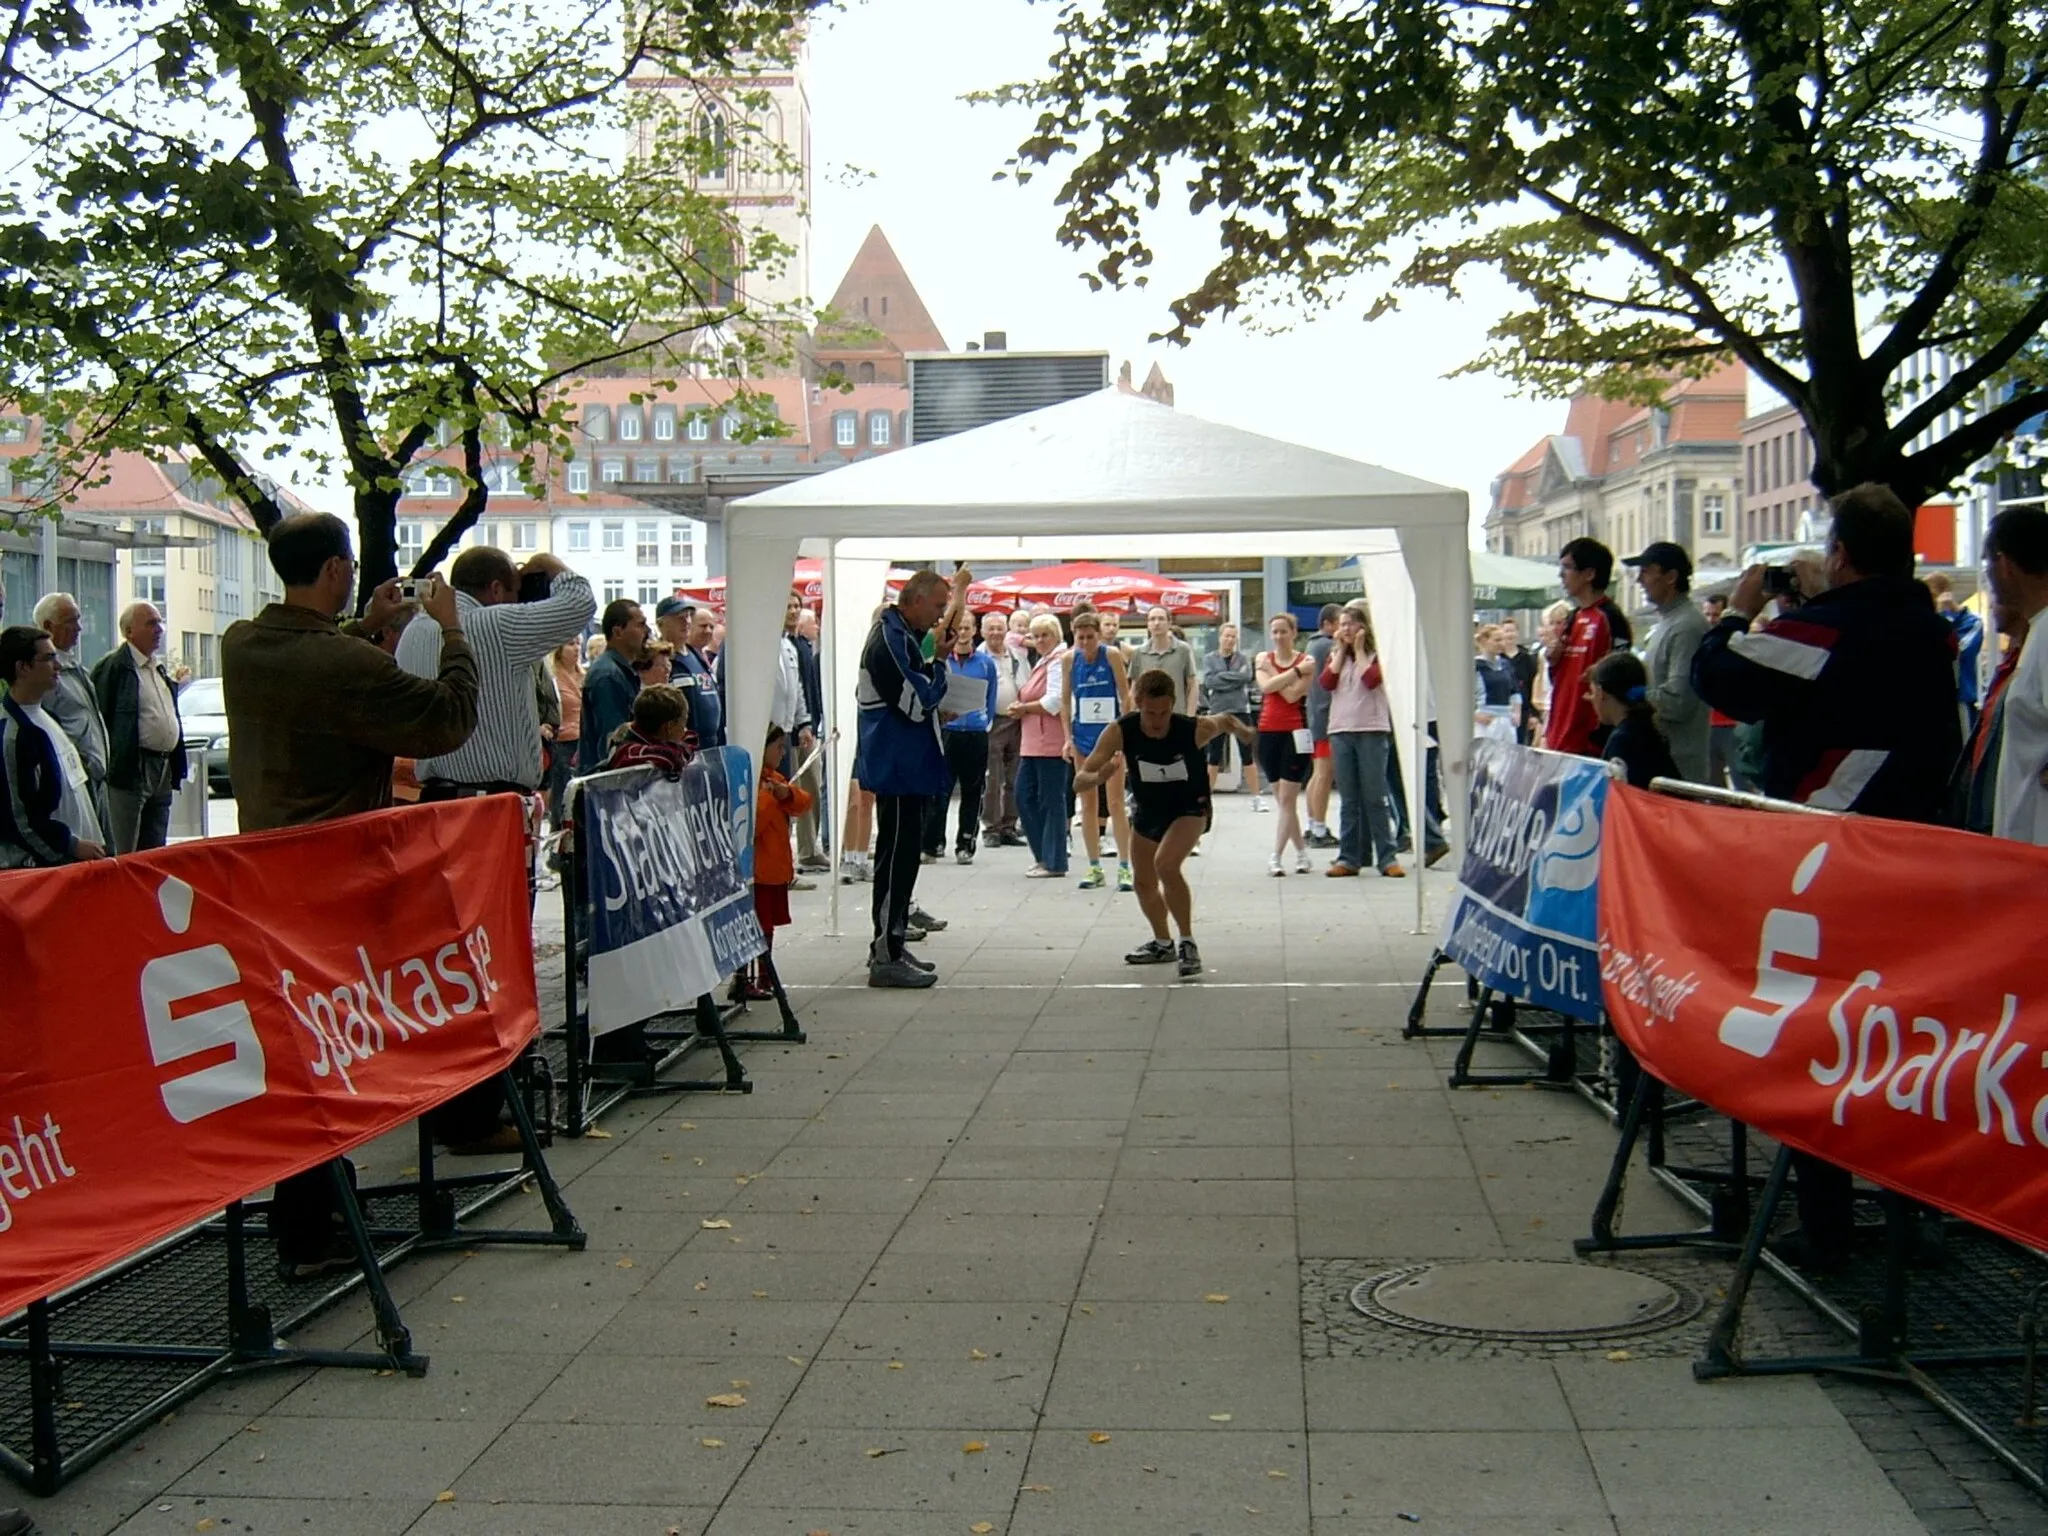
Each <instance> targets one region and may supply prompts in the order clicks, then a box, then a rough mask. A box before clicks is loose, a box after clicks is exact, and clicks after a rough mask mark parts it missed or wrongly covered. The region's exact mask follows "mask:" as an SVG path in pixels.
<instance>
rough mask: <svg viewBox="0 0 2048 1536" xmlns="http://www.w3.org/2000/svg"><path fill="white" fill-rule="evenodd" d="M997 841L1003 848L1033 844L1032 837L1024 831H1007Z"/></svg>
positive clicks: (1025, 846)
mask: <svg viewBox="0 0 2048 1536" xmlns="http://www.w3.org/2000/svg"><path fill="white" fill-rule="evenodd" d="M996 843H997V845H998V846H999V847H1003V848H1029V847H1030V846H1031V839H1030V838H1028V837H1026V836H1025V835H1024V834H1023V833H1022V832H1005V833H1004V834H1003V835H1002V836H1001V837H999V838H997V839H996Z"/></svg>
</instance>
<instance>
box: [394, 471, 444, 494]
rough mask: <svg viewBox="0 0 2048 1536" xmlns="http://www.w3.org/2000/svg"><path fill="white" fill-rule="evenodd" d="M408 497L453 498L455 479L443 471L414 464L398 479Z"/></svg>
mask: <svg viewBox="0 0 2048 1536" xmlns="http://www.w3.org/2000/svg"><path fill="white" fill-rule="evenodd" d="M398 482H399V484H400V485H402V486H404V487H405V494H406V495H408V496H453V495H454V494H455V477H454V476H453V475H451V474H449V473H448V471H447V470H445V469H434V468H431V467H429V466H428V465H425V464H415V465H413V467H412V468H410V469H408V470H407V471H406V472H405V473H404V474H402V475H400V476H399V477H398Z"/></svg>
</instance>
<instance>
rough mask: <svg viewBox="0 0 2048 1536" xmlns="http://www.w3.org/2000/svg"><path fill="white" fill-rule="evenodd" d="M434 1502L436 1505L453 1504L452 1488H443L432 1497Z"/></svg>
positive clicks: (453, 1491) (453, 1494)
mask: <svg viewBox="0 0 2048 1536" xmlns="http://www.w3.org/2000/svg"><path fill="white" fill-rule="evenodd" d="M434 1502H435V1503H436V1504H453V1503H454V1502H455V1490H454V1489H453V1488H443V1489H442V1490H441V1491H440V1492H439V1493H437V1494H435V1495H434Z"/></svg>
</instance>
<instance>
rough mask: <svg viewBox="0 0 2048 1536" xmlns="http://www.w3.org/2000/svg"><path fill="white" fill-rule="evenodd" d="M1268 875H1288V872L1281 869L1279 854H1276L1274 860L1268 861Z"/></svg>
mask: <svg viewBox="0 0 2048 1536" xmlns="http://www.w3.org/2000/svg"><path fill="white" fill-rule="evenodd" d="M1266 873H1267V874H1269V875H1275V876H1279V875H1284V874H1286V873H1287V871H1286V870H1285V869H1283V868H1281V866H1280V855H1279V854H1277V853H1276V854H1274V855H1273V857H1272V858H1270V859H1268V860H1267V861H1266Z"/></svg>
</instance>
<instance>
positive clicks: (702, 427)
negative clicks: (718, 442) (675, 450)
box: [689, 411, 711, 443]
mask: <svg viewBox="0 0 2048 1536" xmlns="http://www.w3.org/2000/svg"><path fill="white" fill-rule="evenodd" d="M689 434H690V441H691V442H693V443H708V442H710V441H711V418H710V417H709V416H707V415H706V414H705V413H704V412H702V411H692V412H690V427H689Z"/></svg>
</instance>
